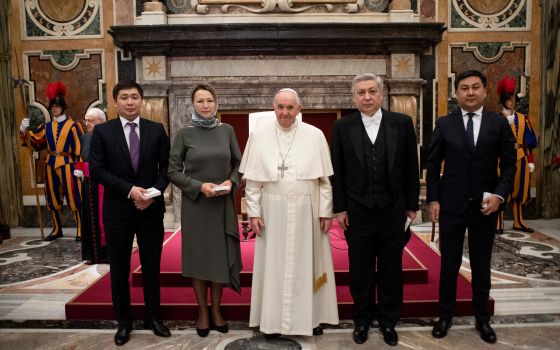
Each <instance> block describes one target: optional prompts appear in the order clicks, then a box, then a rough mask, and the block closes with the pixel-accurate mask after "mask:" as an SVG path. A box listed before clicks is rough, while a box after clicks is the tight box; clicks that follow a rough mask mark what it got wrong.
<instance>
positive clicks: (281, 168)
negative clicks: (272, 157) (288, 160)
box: [277, 161, 288, 177]
mask: <svg viewBox="0 0 560 350" xmlns="http://www.w3.org/2000/svg"><path fill="white" fill-rule="evenodd" d="M277 169H278V170H280V176H281V177H284V170H288V167H287V166H285V165H284V161H282V165H280V166H279V167H278V168H277Z"/></svg>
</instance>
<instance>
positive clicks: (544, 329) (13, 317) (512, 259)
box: [0, 219, 560, 350]
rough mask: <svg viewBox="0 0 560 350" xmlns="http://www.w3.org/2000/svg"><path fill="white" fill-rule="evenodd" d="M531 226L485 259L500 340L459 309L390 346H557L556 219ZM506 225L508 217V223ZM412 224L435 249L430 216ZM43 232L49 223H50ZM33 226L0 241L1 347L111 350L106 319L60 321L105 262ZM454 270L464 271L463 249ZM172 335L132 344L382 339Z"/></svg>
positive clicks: (338, 344) (179, 324) (139, 334)
mask: <svg viewBox="0 0 560 350" xmlns="http://www.w3.org/2000/svg"><path fill="white" fill-rule="evenodd" d="M529 223H530V226H531V227H533V228H535V229H536V232H535V233H532V234H525V233H519V232H516V231H513V230H506V233H505V234H503V235H500V236H498V237H497V238H496V244H495V248H494V252H493V260H492V291H491V295H492V297H493V298H494V300H495V316H494V317H493V319H492V323H493V326H494V328H495V330H496V332H497V335H498V343H497V344H494V345H492V346H490V345H488V344H486V343H484V342H483V341H482V340H481V339H480V338H479V337H478V333H477V332H476V331H475V330H474V320H473V318H472V317H456V318H454V321H453V322H454V325H453V327H452V329H451V330H450V331H449V335H448V336H447V337H446V338H444V339H440V340H436V339H434V338H432V336H431V328H432V325H433V322H434V320H433V319H431V318H416V319H403V320H402V321H401V322H400V323H399V325H398V327H397V331H398V333H399V345H398V346H397V347H395V348H396V349H451V348H454V349H490V348H492V349H494V348H496V349H558V348H560V219H556V220H535V221H530V222H529ZM506 227H511V222H506ZM413 229H414V230H415V231H416V232H417V233H418V234H419V235H420V237H422V239H424V240H425V241H426V242H427V243H429V244H430V245H431V246H432V247H433V248H434V249H436V250H437V247H438V246H437V232H436V240H435V242H434V243H431V242H430V235H431V225H430V224H422V225H416V226H414V227H413ZM47 232H48V231H47ZM39 236H40V235H39V232H38V230H37V229H22V228H16V229H13V230H12V238H11V239H9V240H4V242H3V243H2V244H0V349H2V350H4V349H6V350H7V349H17V350H25V349H111V348H116V346H115V345H114V343H113V334H114V332H115V324H114V322H112V321H66V320H65V315H64V304H65V303H66V302H68V301H69V300H70V299H72V298H73V297H74V296H75V295H76V294H78V293H79V292H80V291H81V290H83V289H84V288H86V287H87V286H88V285H89V284H91V283H92V282H93V281H95V280H96V279H97V278H98V277H100V276H102V275H103V274H105V273H107V271H108V265H106V264H99V265H86V264H84V262H82V261H81V260H80V244H79V243H78V242H75V241H74V240H73V239H70V238H68V239H66V238H64V239H59V240H56V241H54V242H43V241H41V240H40V239H39ZM461 273H462V274H464V275H465V276H467V277H470V269H469V261H468V258H467V255H465V258H464V259H463V266H462V269H461ZM167 324H168V326H170V328H171V331H172V337H171V338H158V337H156V336H154V335H153V334H151V332H149V331H146V330H141V329H140V328H141V327H140V326H141V325H140V324H136V325H135V330H134V331H133V332H132V333H131V340H130V342H129V343H127V344H126V345H125V346H124V347H123V348H125V349H126V348H129V349H132V348H134V349H208V350H211V349H228V350H237V349H329V350H330V349H369V348H378V347H379V348H381V347H386V346H387V345H385V343H384V342H383V339H382V337H381V336H380V334H379V331H377V330H376V329H374V328H372V329H371V330H370V334H369V340H368V342H367V343H365V344H363V345H357V344H355V343H354V342H353V341H352V335H351V333H352V323H351V322H350V321H349V320H343V321H342V322H341V324H340V325H339V326H336V327H329V328H327V329H326V330H325V333H324V335H322V336H319V337H281V338H279V339H278V340H275V341H273V342H271V341H266V340H265V339H264V337H263V335H262V334H261V333H260V332H258V331H257V330H255V329H251V328H249V327H248V325H247V323H246V322H231V323H230V329H231V331H230V332H229V333H228V334H221V333H217V332H214V331H212V332H210V335H209V336H208V337H207V338H200V337H198V336H197V335H196V332H195V329H194V327H195V325H194V324H193V323H192V322H187V321H175V322H167Z"/></svg>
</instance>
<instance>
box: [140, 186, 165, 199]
mask: <svg viewBox="0 0 560 350" xmlns="http://www.w3.org/2000/svg"><path fill="white" fill-rule="evenodd" d="M142 195H143V196H144V197H145V198H154V197H157V196H161V192H160V190H158V189H157V188H154V187H150V188H148V191H147V192H144V193H143V194H142Z"/></svg>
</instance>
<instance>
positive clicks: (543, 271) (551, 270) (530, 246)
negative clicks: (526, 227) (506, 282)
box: [463, 230, 560, 281]
mask: <svg viewBox="0 0 560 350" xmlns="http://www.w3.org/2000/svg"><path fill="white" fill-rule="evenodd" d="M463 251H464V256H465V257H468V244H467V239H466V238H465V247H464V250H463ZM491 267H492V269H493V270H496V271H500V272H504V273H507V274H511V275H515V276H520V277H528V278H538V279H543V280H550V281H560V248H559V247H558V246H557V245H553V244H550V243H545V242H541V241H538V240H536V239H534V238H533V236H532V235H530V234H526V233H521V232H517V231H509V230H506V233H504V234H502V235H498V236H496V239H495V241H494V249H493V251H492V263H491Z"/></svg>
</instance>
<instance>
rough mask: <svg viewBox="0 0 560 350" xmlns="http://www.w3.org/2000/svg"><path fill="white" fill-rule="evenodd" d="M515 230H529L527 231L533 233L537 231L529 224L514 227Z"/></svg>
mask: <svg viewBox="0 0 560 350" xmlns="http://www.w3.org/2000/svg"><path fill="white" fill-rule="evenodd" d="M513 229H514V230H515V231H523V232H527V233H533V232H535V230H533V229H532V228H530V227H527V226H521V227H514V228H513Z"/></svg>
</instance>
